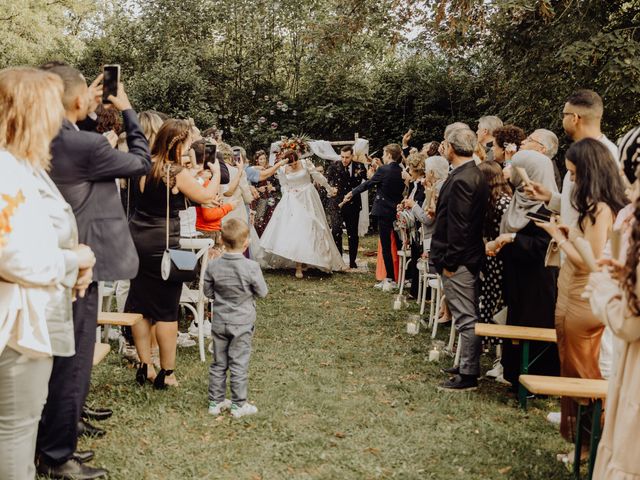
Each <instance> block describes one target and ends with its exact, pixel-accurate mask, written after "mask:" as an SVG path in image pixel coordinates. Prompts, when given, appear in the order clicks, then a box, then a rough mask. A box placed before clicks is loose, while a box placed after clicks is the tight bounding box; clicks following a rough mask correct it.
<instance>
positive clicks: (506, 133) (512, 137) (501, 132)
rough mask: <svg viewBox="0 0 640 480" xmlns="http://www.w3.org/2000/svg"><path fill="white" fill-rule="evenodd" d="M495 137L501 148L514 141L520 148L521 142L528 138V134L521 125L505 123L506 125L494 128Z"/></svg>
mask: <svg viewBox="0 0 640 480" xmlns="http://www.w3.org/2000/svg"><path fill="white" fill-rule="evenodd" d="M493 138H494V139H495V142H496V145H498V146H499V147H500V148H504V146H505V145H506V144H507V143H513V144H514V145H515V146H516V147H518V148H520V144H521V143H522V142H523V141H524V139H525V138H527V135H526V134H525V133H524V130H522V129H521V128H520V127H516V126H515V125H505V126H504V127H500V128H496V129H495V130H494V132H493Z"/></svg>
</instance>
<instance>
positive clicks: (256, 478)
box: [251, 473, 262, 480]
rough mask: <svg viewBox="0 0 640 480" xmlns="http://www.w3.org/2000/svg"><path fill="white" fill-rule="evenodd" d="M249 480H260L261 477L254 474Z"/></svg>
mask: <svg viewBox="0 0 640 480" xmlns="http://www.w3.org/2000/svg"><path fill="white" fill-rule="evenodd" d="M251 480H262V475H260V474H258V473H254V474H253V475H251Z"/></svg>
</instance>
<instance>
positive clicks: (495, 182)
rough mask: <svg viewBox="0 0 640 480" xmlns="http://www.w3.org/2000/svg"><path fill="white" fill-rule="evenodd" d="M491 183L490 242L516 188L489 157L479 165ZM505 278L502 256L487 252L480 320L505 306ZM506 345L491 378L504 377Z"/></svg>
mask: <svg viewBox="0 0 640 480" xmlns="http://www.w3.org/2000/svg"><path fill="white" fill-rule="evenodd" d="M478 168H479V169H480V171H481V172H482V174H483V175H484V178H485V180H486V181H487V184H488V185H489V203H488V205H487V213H486V217H485V220H484V231H483V237H484V240H485V242H489V241H490V240H493V239H494V238H497V237H498V236H499V235H500V223H501V222H502V216H503V215H504V213H505V212H506V211H507V209H508V207H509V204H510V203H511V196H512V195H513V192H512V191H511V187H510V186H509V183H508V182H507V181H506V179H505V178H504V175H503V174H502V169H501V168H500V165H498V163H496V162H494V161H485V162H483V163H481V164H480V165H478ZM504 287H505V279H504V266H503V263H502V258H500V257H497V256H492V255H487V257H486V259H485V263H484V265H483V266H482V272H481V274H480V295H479V297H478V314H479V317H480V321H482V322H485V323H493V322H494V319H493V318H494V316H495V315H496V314H497V313H499V312H500V310H502V308H504V306H505V299H504V297H505V295H504ZM501 352H502V347H501V346H500V345H498V348H497V354H496V359H495V361H494V364H493V368H492V369H491V370H489V371H488V372H487V373H486V376H487V377H489V378H497V379H501V377H502V374H503V369H502V364H501V363H500V361H501V358H502V354H501Z"/></svg>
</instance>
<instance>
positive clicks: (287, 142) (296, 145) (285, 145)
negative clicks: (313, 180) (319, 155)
mask: <svg viewBox="0 0 640 480" xmlns="http://www.w3.org/2000/svg"><path fill="white" fill-rule="evenodd" d="M287 150H293V151H294V152H297V153H298V155H300V158H305V157H306V156H308V154H309V153H310V151H309V137H307V136H306V135H300V136H297V137H291V138H287V137H282V139H281V140H280V151H279V152H278V153H277V154H276V158H278V159H280V158H281V156H282V154H283V153H284V152H286V151H287Z"/></svg>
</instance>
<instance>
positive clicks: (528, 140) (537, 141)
mask: <svg viewBox="0 0 640 480" xmlns="http://www.w3.org/2000/svg"><path fill="white" fill-rule="evenodd" d="M524 141H525V142H533V143H537V144H538V145H540V146H541V147H544V143H542V142H541V141H539V140H536V139H535V138H533V137H527V138H525V139H524ZM545 148H546V147H545Z"/></svg>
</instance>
